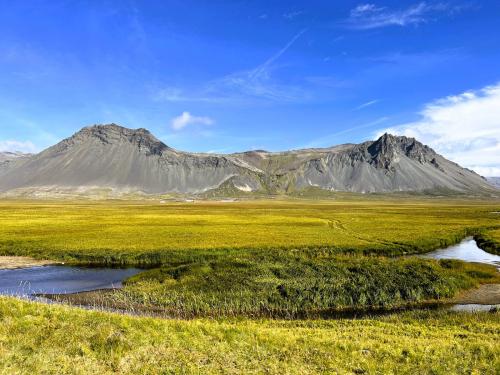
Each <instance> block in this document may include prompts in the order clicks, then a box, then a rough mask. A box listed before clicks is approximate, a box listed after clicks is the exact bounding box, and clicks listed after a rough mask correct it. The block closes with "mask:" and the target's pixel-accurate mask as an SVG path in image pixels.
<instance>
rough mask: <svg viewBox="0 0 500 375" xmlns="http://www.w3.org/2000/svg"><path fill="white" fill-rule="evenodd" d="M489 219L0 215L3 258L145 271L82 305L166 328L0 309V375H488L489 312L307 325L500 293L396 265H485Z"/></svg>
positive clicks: (466, 203) (97, 207)
mask: <svg viewBox="0 0 500 375" xmlns="http://www.w3.org/2000/svg"><path fill="white" fill-rule="evenodd" d="M498 211H500V202H499V201H482V200H465V199H463V200H460V199H456V200H442V199H421V198H418V199H417V198H415V199H406V200H403V199H401V198H399V199H397V200H391V199H388V198H385V199H379V200H373V199H357V200H354V199H352V200H338V201H337V200H329V201H326V200H325V201H303V200H285V201H272V200H268V201H247V202H231V203H222V202H196V203H167V204H159V203H158V204H156V203H152V202H123V201H104V202H103V201H101V202H89V201H75V202H60V201H59V202H48V201H0V255H25V256H32V257H35V258H38V259H48V260H59V261H65V262H68V263H74V264H85V263H92V264H95V265H140V266H147V267H151V268H152V269H149V270H147V271H145V272H143V273H141V274H139V275H137V276H135V277H133V278H131V279H129V280H127V282H126V285H125V287H124V289H122V290H119V291H112V292H109V293H103V294H93V293H89V294H88V295H87V298H88V300H87V301H84V303H88V304H95V305H98V306H110V307H112V308H113V307H118V308H123V309H125V310H128V311H129V312H131V311H134V310H135V311H141V312H142V311H143V310H146V312H154V311H162V312H164V313H165V315H166V316H169V317H175V319H154V318H146V317H132V316H129V315H119V314H113V313H106V312H97V311H87V310H81V309H78V308H73V307H69V306H61V305H43V304H39V303H34V302H27V301H21V300H18V299H15V298H10V297H0V374H38V373H44V374H95V373H100V374H107V373H110V374H111V373H119V374H129V373H130V374H170V373H173V374H176V373H179V374H186V373H188V374H191V373H193V374H210V373H241V374H252V373H254V374H261V373H267V374H313V373H314V374H316V373H323V374H336V373H337V374H497V373H499V371H500V347H499V345H498V337H499V336H500V313H499V312H489V313H488V312H484V313H475V314H469V313H458V312H452V311H445V310H429V311H412V312H402V313H401V312H400V313H397V314H396V313H394V314H392V315H387V316H378V317H372V318H368V317H365V318H362V319H354V320H352V319H340V320H328V319H318V317H326V316H328V315H325V314H316V313H318V312H322V311H323V312H328V311H330V310H338V309H340V310H342V309H355V310H365V311H367V310H368V311H371V310H370V309H371V308H394V307H399V306H407V305H412V304H420V303H422V302H430V301H442V300H443V299H445V300H446V299H447V298H449V297H452V296H454V295H456V294H457V293H458V292H460V291H462V290H464V289H469V288H473V287H475V286H478V285H479V284H482V283H498V280H499V278H500V277H499V273H498V272H497V271H496V270H495V269H494V268H493V267H489V266H486V265H475V264H465V263H463V262H460V261H447V260H442V261H435V260H428V259H417V258H414V257H394V256H399V255H408V254H416V253H422V252H426V251H429V250H432V249H435V248H439V247H442V246H447V245H450V244H454V243H457V242H459V241H460V240H462V239H463V238H464V237H466V236H470V235H473V236H475V238H476V240H477V241H478V243H479V244H480V246H481V247H483V248H484V249H486V250H487V251H490V252H497V251H498V245H499V243H500V238H499V236H498V233H499V231H500V222H499V216H498V214H496V213H495V212H498ZM80 298H84V296H81V297H80ZM268 317H272V318H273V319H269V318H268ZM282 317H286V318H288V319H287V320H281V318H282ZM178 318H184V319H183V320H179V319H178ZM291 318H293V319H291ZM306 318H307V319H306Z"/></svg>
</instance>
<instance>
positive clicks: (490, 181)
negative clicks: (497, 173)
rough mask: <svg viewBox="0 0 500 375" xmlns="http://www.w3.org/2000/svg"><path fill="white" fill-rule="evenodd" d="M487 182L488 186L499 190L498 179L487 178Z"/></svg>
mask: <svg viewBox="0 0 500 375" xmlns="http://www.w3.org/2000/svg"><path fill="white" fill-rule="evenodd" d="M487 180H488V182H489V183H490V184H492V185H493V186H495V187H496V188H498V189H500V177H488V178H487Z"/></svg>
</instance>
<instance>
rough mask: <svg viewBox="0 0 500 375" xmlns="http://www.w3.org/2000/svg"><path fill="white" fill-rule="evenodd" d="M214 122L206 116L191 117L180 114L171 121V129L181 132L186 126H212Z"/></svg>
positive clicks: (184, 113)
mask: <svg viewBox="0 0 500 375" xmlns="http://www.w3.org/2000/svg"><path fill="white" fill-rule="evenodd" d="M213 123H214V120H212V119H211V118H210V117H206V116H193V115H192V114H191V113H189V112H182V114H180V115H179V116H177V117H174V118H173V119H172V121H171V124H172V129H174V130H182V129H184V128H185V127H186V126H188V125H212V124H213Z"/></svg>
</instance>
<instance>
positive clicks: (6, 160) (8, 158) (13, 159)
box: [0, 151, 33, 175]
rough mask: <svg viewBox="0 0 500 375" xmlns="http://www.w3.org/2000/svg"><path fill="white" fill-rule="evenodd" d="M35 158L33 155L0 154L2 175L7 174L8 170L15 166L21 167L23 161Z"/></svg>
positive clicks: (18, 153)
mask: <svg viewBox="0 0 500 375" xmlns="http://www.w3.org/2000/svg"><path fill="white" fill-rule="evenodd" d="M31 156H33V155H32V154H24V153H22V152H18V151H16V152H0V175H1V174H2V171H3V172H5V171H7V169H10V168H12V167H13V166H15V165H19V163H20V162H22V161H23V160H27V159H28V158H30V157H31Z"/></svg>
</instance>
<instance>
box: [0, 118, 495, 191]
mask: <svg viewBox="0 0 500 375" xmlns="http://www.w3.org/2000/svg"><path fill="white" fill-rule="evenodd" d="M1 155H3V154H1ZM47 187H61V188H75V189H81V188H82V187H98V188H113V189H118V190H120V189H122V190H127V191H142V192H145V193H167V192H176V193H201V192H206V191H209V190H211V191H217V189H220V190H221V192H223V193H224V194H229V195H230V194H232V193H237V192H243V193H250V192H255V191H259V192H263V193H290V192H294V191H299V190H303V189H306V188H308V187H317V188H321V189H326V190H332V191H333V190H338V191H352V192H393V191H423V190H433V189H449V190H454V191H460V192H475V191H483V190H485V191H488V190H491V189H493V188H492V186H491V185H490V184H488V182H487V181H486V180H485V179H483V178H482V177H480V176H479V175H477V174H476V173H474V172H472V171H470V170H467V169H464V168H461V167H460V166H458V165H457V164H455V163H452V162H450V161H449V160H446V159H445V158H444V157H442V156H440V155H438V154H437V153H435V152H434V151H433V150H432V149H431V148H429V147H427V146H424V145H422V144H421V143H420V142H418V141H416V140H415V139H412V138H406V137H395V136H392V135H389V134H385V135H383V136H382V137H380V138H379V139H378V140H376V141H374V142H364V143H362V144H359V145H353V144H346V145H340V146H336V147H331V148H325V149H307V150H297V151H288V152H280V153H270V152H266V151H262V150H258V151H249V152H244V153H237V154H232V155H215V154H194V153H187V152H181V151H177V150H174V149H172V148H170V147H168V146H166V145H165V144H164V143H162V142H161V141H159V140H158V139H156V138H155V137H154V136H153V135H152V134H151V133H150V132H149V131H147V130H146V129H136V130H132V129H127V128H123V127H120V126H118V125H115V124H111V125H95V126H91V127H86V128H83V129H82V130H80V131H79V132H78V133H76V134H74V135H73V136H72V137H70V138H67V139H65V140H63V141H62V142H60V143H58V144H57V145H55V146H52V147H50V148H48V149H46V150H45V151H43V152H41V153H40V154H37V155H32V156H27V157H26V156H22V157H19V158H12V157H10V158H9V156H0V191H4V192H5V191H9V190H12V189H37V188H47Z"/></svg>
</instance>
